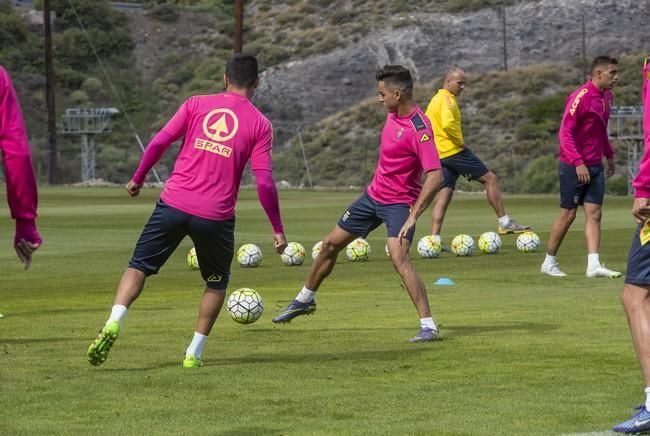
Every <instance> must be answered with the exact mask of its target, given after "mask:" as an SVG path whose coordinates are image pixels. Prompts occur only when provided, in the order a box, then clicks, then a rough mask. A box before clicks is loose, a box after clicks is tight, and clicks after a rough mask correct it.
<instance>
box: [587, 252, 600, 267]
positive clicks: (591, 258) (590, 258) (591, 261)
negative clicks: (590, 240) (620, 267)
mask: <svg viewBox="0 0 650 436" xmlns="http://www.w3.org/2000/svg"><path fill="white" fill-rule="evenodd" d="M599 266H600V258H599V256H598V253H589V254H588V255H587V269H594V268H598V267H599Z"/></svg>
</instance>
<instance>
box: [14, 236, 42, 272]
mask: <svg viewBox="0 0 650 436" xmlns="http://www.w3.org/2000/svg"><path fill="white" fill-rule="evenodd" d="M40 246H41V244H34V243H32V242H29V241H26V240H25V239H21V240H20V241H18V242H17V243H16V245H14V249H15V250H16V254H17V255H18V259H20V261H21V262H22V263H23V266H24V268H25V270H27V269H29V267H30V266H31V264H32V253H34V252H35V251H36V249H37V248H38V247H40Z"/></svg>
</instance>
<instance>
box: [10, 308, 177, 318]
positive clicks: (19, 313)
mask: <svg viewBox="0 0 650 436" xmlns="http://www.w3.org/2000/svg"><path fill="white" fill-rule="evenodd" d="M174 309H175V308H174V307H169V306H159V307H138V311H139V312H140V311H141V312H155V311H158V310H174ZM89 312H102V313H106V314H110V309H106V307H92V308H90V307H55V308H51V309H38V310H30V311H24V312H23V311H16V312H4V313H3V314H4V316H5V318H7V317H9V316H11V317H18V316H31V315H43V314H46V313H61V314H66V313H89Z"/></svg>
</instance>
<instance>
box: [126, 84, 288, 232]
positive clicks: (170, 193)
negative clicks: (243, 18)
mask: <svg viewBox="0 0 650 436" xmlns="http://www.w3.org/2000/svg"><path fill="white" fill-rule="evenodd" d="M181 137H183V144H182V146H181V149H180V151H179V152H178V157H177V158H176V163H175V165H174V171H173V172H172V174H171V176H170V177H169V180H167V182H166V183H165V188H164V189H163V192H162V193H161V196H160V198H161V199H162V200H163V201H164V202H165V203H167V204H169V205H170V206H172V207H175V208H177V209H180V210H182V211H184V212H187V213H189V214H192V215H196V216H199V217H201V218H207V219H212V220H225V219H229V218H231V217H232V216H233V215H234V214H235V203H236V201H237V195H238V193H239V185H240V182H241V177H242V173H243V171H244V168H245V166H246V163H247V162H248V161H249V160H250V162H251V168H252V170H253V172H254V174H255V177H256V182H257V192H258V196H259V198H260V202H261V204H262V206H263V208H264V210H265V212H266V214H267V216H268V218H269V221H270V222H271V225H272V227H273V230H274V231H275V232H277V233H281V232H282V231H283V228H282V220H281V218H280V207H279V200H278V193H277V190H276V187H275V181H274V180H273V175H272V161H271V147H272V143H273V130H272V127H271V123H270V122H269V120H268V119H267V118H266V117H265V116H264V115H262V113H261V112H260V111H259V110H257V108H255V106H253V104H252V103H251V102H250V101H249V100H248V99H247V98H245V97H243V96H241V95H238V94H234V93H229V92H224V93H221V94H212V95H200V96H194V97H190V98H189V99H188V100H187V101H185V103H183V105H182V106H181V107H180V109H178V111H177V112H176V114H175V115H174V116H173V117H172V119H171V120H170V121H169V122H168V123H167V124H166V125H165V127H163V129H162V130H161V131H160V132H159V133H158V134H157V135H156V136H155V137H154V138H153V140H152V141H151V142H150V143H149V145H148V146H147V149H146V150H145V153H144V155H143V157H142V160H141V161H140V165H139V167H138V169H137V170H136V172H135V175H134V176H133V181H135V182H136V183H142V182H143V181H144V179H145V176H146V174H147V172H148V171H149V170H150V169H151V168H152V167H153V165H154V164H155V163H156V162H157V161H158V160H159V159H160V157H161V156H162V154H163V153H164V152H165V150H166V149H167V148H168V147H169V145H170V144H171V143H172V142H174V141H176V140H177V139H179V138H181Z"/></svg>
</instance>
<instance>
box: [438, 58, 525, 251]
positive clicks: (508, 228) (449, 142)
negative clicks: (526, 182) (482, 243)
mask: <svg viewBox="0 0 650 436" xmlns="http://www.w3.org/2000/svg"><path fill="white" fill-rule="evenodd" d="M463 89H465V73H464V71H463V70H462V69H460V68H459V67H457V66H454V67H452V68H450V69H449V71H447V74H446V75H445V80H444V83H443V87H442V89H439V90H438V92H437V93H436V94H435V95H434V96H433V98H432V99H431V102H430V103H429V106H428V107H427V111H426V115H427V117H428V118H429V120H430V121H431V126H432V128H433V135H434V138H435V143H436V147H437V148H438V155H439V156H440V163H441V164H442V170H443V175H444V178H445V180H444V183H443V186H442V188H441V189H440V192H439V193H438V195H437V196H436V200H435V204H434V206H433V213H432V225H431V233H432V234H433V237H434V238H435V239H436V240H437V241H438V242H440V230H441V229H442V222H443V220H444V218H445V213H446V212H447V207H449V203H450V202H451V198H452V196H453V194H454V188H455V187H456V180H458V176H460V175H462V176H463V177H465V178H466V179H467V180H477V181H479V182H481V183H482V184H483V186H484V187H485V192H486V193H487V200H488V202H489V203H490V206H492V208H493V209H494V212H495V213H496V215H497V218H498V220H499V226H498V231H499V233H501V234H507V233H521V232H524V231H526V230H528V229H530V227H528V226H522V225H521V224H519V223H518V222H517V221H515V220H514V219H512V218H510V216H508V214H506V210H505V207H504V205H503V199H502V196H501V191H500V190H499V184H498V181H497V176H496V175H495V174H494V173H493V172H492V171H490V170H489V169H488V168H487V167H486V166H485V164H484V163H483V161H481V160H480V159H479V158H478V157H477V156H476V155H475V154H474V153H472V151H471V150H470V149H469V148H467V147H466V146H465V140H464V139H463V131H462V129H461V115H460V109H459V108H458V103H457V102H456V97H458V96H459V95H460V94H461V93H462V92H463Z"/></svg>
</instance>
